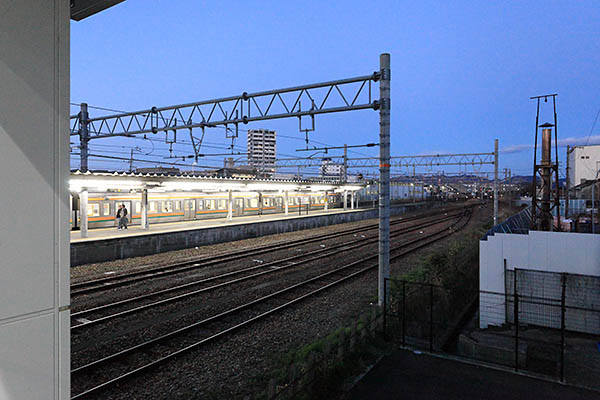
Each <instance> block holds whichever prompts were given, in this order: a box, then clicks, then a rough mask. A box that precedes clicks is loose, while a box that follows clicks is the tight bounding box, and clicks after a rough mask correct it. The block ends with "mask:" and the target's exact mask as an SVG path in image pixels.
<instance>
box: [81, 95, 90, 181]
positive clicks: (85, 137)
mask: <svg viewBox="0 0 600 400" xmlns="http://www.w3.org/2000/svg"><path fill="white" fill-rule="evenodd" d="M80 107H81V109H80V111H79V150H80V151H79V154H80V163H79V170H80V171H81V172H87V171H88V142H89V141H90V133H89V130H88V120H89V118H90V115H89V114H88V105H87V103H81V106H80Z"/></svg>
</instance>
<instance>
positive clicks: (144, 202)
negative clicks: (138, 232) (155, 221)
mask: <svg viewBox="0 0 600 400" xmlns="http://www.w3.org/2000/svg"><path fill="white" fill-rule="evenodd" d="M140 211H141V214H142V215H141V217H142V229H149V228H150V225H149V224H148V189H147V188H143V189H142V202H141V210H140Z"/></svg>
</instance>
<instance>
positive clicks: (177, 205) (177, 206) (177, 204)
mask: <svg viewBox="0 0 600 400" xmlns="http://www.w3.org/2000/svg"><path fill="white" fill-rule="evenodd" d="M179 210H181V200H176V201H175V211H179Z"/></svg>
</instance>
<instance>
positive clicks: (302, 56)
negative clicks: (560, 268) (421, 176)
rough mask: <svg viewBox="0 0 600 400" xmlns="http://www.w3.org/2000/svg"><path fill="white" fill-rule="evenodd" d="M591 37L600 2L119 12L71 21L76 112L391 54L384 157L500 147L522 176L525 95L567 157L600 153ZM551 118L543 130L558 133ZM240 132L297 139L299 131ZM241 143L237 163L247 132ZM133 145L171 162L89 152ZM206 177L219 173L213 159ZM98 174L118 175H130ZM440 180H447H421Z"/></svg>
mask: <svg viewBox="0 0 600 400" xmlns="http://www.w3.org/2000/svg"><path fill="white" fill-rule="evenodd" d="M599 38H600V3H599V2H598V1H597V0H590V1H550V0H543V1H451V2H444V1H378V2H367V1H330V2H325V1H309V0H305V1H302V2H299V1H228V2H203V1H192V0H152V1H150V0H147V1H143V0H127V1H126V2H124V3H122V4H120V5H117V6H115V7H113V8H111V9H109V10H107V11H104V12H102V13H100V14H98V15H95V16H93V17H90V18H88V19H86V20H83V21H81V22H72V23H71V101H72V102H74V103H80V102H87V103H88V104H90V105H91V106H101V107H107V108H112V109H117V110H126V111H133V110H138V109H146V108H149V107H151V106H167V105H173V104H179V103H186V102H193V101H199V100H205V99H212V98H218V97H225V96H231V95H237V94H240V93H242V92H244V91H246V92H254V91H261V90H268V89H277V88H283V87H288V86H295V85H301V84H308V83H314V82H321V81H328V80H334V79H342V78H347V77H353V76H360V75H367V74H370V73H372V72H373V71H375V70H377V69H378V68H379V54H380V53H382V52H389V53H390V54H391V60H392V61H391V62H392V89H391V93H392V124H391V132H392V136H391V137H392V148H391V149H392V155H416V154H432V153H448V152H452V153H468V152H490V151H492V150H493V140H494V138H498V139H499V140H500V149H501V150H503V152H502V153H501V154H500V160H501V163H500V167H501V169H502V168H504V167H508V168H512V170H513V174H531V166H530V164H531V159H532V150H531V149H530V148H529V146H530V145H531V144H533V135H534V125H535V103H534V102H533V101H532V100H529V97H530V96H534V95H538V94H546V93H558V94H559V96H558V98H557V109H558V122H559V131H558V133H559V139H561V140H562V141H561V145H564V144H566V143H570V144H575V143H577V144H585V143H586V142H589V143H590V144H591V143H600V123H597V124H596V125H595V128H594V129H592V126H593V124H594V120H595V118H596V116H597V113H598V111H599V110H600V73H599V66H600V39H599ZM376 93H378V90H377V92H376ZM547 107H548V108H545V109H543V111H546V113H544V114H542V121H541V122H544V121H546V120H551V117H552V115H551V108H550V103H548V104H547ZM76 112H77V107H72V108H71V113H72V114H75V113H76ZM90 112H91V116H100V115H106V114H107V112H106V111H100V110H95V109H92V110H90ZM378 122H379V115H378V113H376V112H374V111H372V110H365V111H354V112H348V113H340V114H330V115H324V116H318V117H317V120H316V131H315V132H313V133H312V134H311V135H310V139H311V140H315V141H316V142H315V143H311V144H316V145H319V143H327V144H330V145H341V144H343V143H348V144H360V143H366V142H375V141H377V140H378V132H379V125H378ZM246 128H269V129H276V130H277V131H278V133H279V134H280V135H284V136H291V137H296V138H303V134H301V133H299V132H298V122H297V120H296V119H288V120H279V121H270V122H264V123H263V122H258V123H253V124H250V125H247V126H246ZM181 135H183V133H182V134H181ZM156 138H161V139H164V135H157V136H156ZM206 141H207V142H208V143H207V144H208V145H209V146H212V147H207V148H206V149H204V151H205V152H213V153H222V152H224V151H225V150H224V149H223V147H225V146H226V145H227V144H228V141H227V140H225V139H224V134H223V131H222V130H220V129H215V130H213V131H211V132H210V134H209V135H208V136H207V139H206ZM236 145H237V146H238V147H236V149H238V150H241V151H244V148H245V135H241V136H240V138H239V139H238V142H237V143H236ZM303 145H304V143H303V141H302V140H299V139H292V138H289V137H280V138H279V139H278V153H279V154H280V156H281V157H285V156H286V155H287V156H295V155H299V154H303V153H297V152H296V151H295V149H297V148H300V147H302V146H303ZM132 146H138V147H140V149H141V150H139V151H136V154H138V153H139V154H138V155H136V157H139V158H145V159H148V158H152V159H162V160H165V159H163V158H162V157H163V156H164V155H167V154H168V152H166V151H165V150H164V149H163V148H164V147H165V146H164V145H162V144H161V143H159V142H158V140H156V141H154V142H149V141H143V140H132V139H119V140H111V141H102V140H97V141H92V152H95V153H100V154H112V155H115V156H122V157H129V151H130V150H129V149H130V148H131V147H132ZM153 146H154V151H153V152H152V153H151V154H149V155H142V154H141V153H149V152H151V151H152V147H153ZM175 148H176V154H190V153H191V149H189V148H187V149H186V148H185V146H184V145H176V146H175ZM559 151H560V153H561V154H560V155H561V156H562V158H564V148H562V149H560V150H559ZM359 152H360V153H361V154H367V155H376V154H377V152H378V151H377V150H376V149H372V148H371V149H361V150H359ZM157 155H160V156H159V157H158V158H157V157H156V156H157ZM350 155H351V156H353V157H359V156H360V155H359V154H358V153H356V152H354V153H350ZM153 157H154V158H153ZM73 159H74V160H76V157H74V158H73ZM166 161H169V160H166ZM199 164H203V165H204V164H210V165H222V157H212V158H209V159H207V160H203V161H201V162H199ZM91 165H92V167H93V168H120V169H122V168H126V167H127V162H120V163H119V162H110V163H107V162H92V163H91ZM135 166H148V165H142V164H139V163H135ZM72 167H77V162H76V161H72ZM442 169H445V170H447V171H450V170H452V169H451V168H441V167H436V168H434V169H432V170H429V172H438V171H440V170H442ZM483 169H484V170H491V167H490V166H487V167H484V168H483ZM561 169H562V168H561ZM422 171H424V172H427V171H428V170H427V169H422Z"/></svg>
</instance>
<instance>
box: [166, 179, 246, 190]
mask: <svg viewBox="0 0 600 400" xmlns="http://www.w3.org/2000/svg"><path fill="white" fill-rule="evenodd" d="M161 186H162V187H163V188H165V189H170V190H226V189H234V188H242V187H243V184H240V183H234V182H217V181H215V182H207V181H200V182H189V181H178V180H173V181H166V182H163V183H162V185H161Z"/></svg>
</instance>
